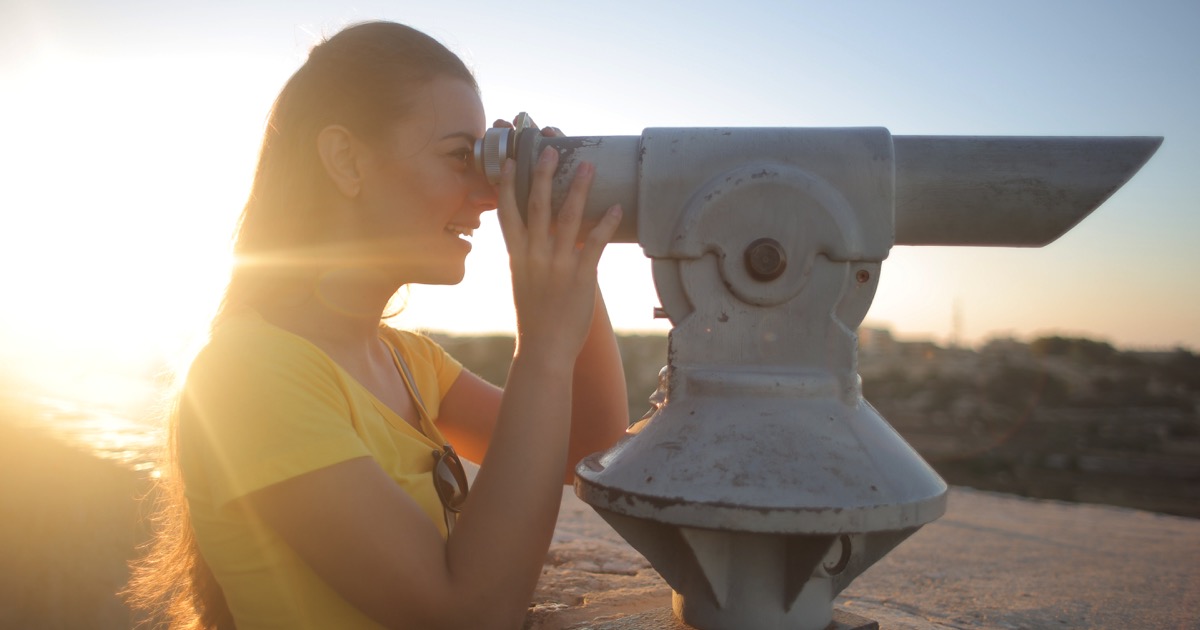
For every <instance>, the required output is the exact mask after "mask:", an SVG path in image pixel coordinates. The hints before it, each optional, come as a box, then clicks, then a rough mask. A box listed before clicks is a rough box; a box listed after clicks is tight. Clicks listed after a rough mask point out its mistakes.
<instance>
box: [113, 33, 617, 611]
mask: <svg viewBox="0 0 1200 630" xmlns="http://www.w3.org/2000/svg"><path fill="white" fill-rule="evenodd" d="M484 127H485V123H484V117H483V107H482V104H481V103H480V99H479V96H478V92H477V87H476V85H475V82H474V79H473V78H472V76H471V74H470V72H469V71H468V70H467V69H466V67H465V66H464V65H463V63H462V62H461V61H460V60H459V59H458V58H457V57H455V56H454V55H453V54H452V53H451V52H449V51H448V50H446V49H445V48H444V47H442V46H441V45H440V44H438V43H437V42H435V41H434V40H432V39H431V38H429V37H427V36H425V35H423V34H421V33H419V32H417V31H415V30H412V29H410V28H408V27H404V26H401V25H398V24H391V23H367V24H360V25H356V26H353V27H350V28H347V29H346V30H344V31H342V32H340V33H339V34H337V35H335V36H334V37H332V38H330V39H329V40H328V41H326V42H324V43H322V44H321V45H319V46H317V47H316V48H315V49H313V51H312V52H311V54H310V56H309V59H308V61H307V62H306V63H305V64H304V66H303V67H301V68H300V69H299V70H298V71H297V72H296V73H295V75H294V76H293V77H292V78H291V79H290V80H289V82H288V84H287V85H286V86H285V87H284V89H283V91H282V92H281V94H280V96H279V98H278V99H277V101H276V103H275V106H274V108H273V110H272V113H271V117H270V120H269V121H268V125H267V132H266V136H265V139H264V142H263V147H262V153H261V156H260V159H259V165H258V170H257V172H256V175H255V181H254V185H253V189H252V192H251V196H250V200H249V202H248V203H247V205H246V207H245V210H244V212H243V215H242V218H241V222H240V225H239V229H238V234H237V238H236V244H235V253H236V254H237V257H238V266H237V269H236V270H235V272H234V273H233V276H232V278H231V280H230V283H229V286H228V288H227V291H226V295H225V299H224V301H223V303H222V306H221V309H220V312H219V313H218V315H217V317H216V318H215V320H214V322H213V326H212V330H211V339H210V341H209V343H208V344H207V346H206V347H205V348H204V349H203V350H202V351H201V352H200V353H199V355H198V356H197V358H196V359H195V361H194V363H193V364H192V367H191V369H190V371H189V373H188V376H187V378H186V381H185V383H184V386H183V388H182V393H181V395H180V397H179V404H178V409H177V411H176V413H175V414H174V416H173V422H172V431H171V435H172V439H171V449H170V450H171V453H172V458H171V462H170V463H171V467H170V469H171V470H172V471H174V472H173V474H171V475H168V482H167V487H166V488H164V492H163V496H164V497H165V505H166V507H165V509H163V510H162V514H161V515H160V516H161V526H160V527H159V530H158V533H157V537H156V541H155V544H154V548H153V549H152V550H151V553H150V554H149V555H148V556H147V557H146V558H145V559H143V560H142V561H141V562H140V564H139V565H138V566H136V567H135V576H134V579H133V581H132V582H131V586H130V594H131V601H133V602H134V603H135V604H136V605H139V606H142V607H143V608H151V609H155V608H157V609H158V610H159V611H160V612H161V611H162V610H167V612H166V614H165V617H163V616H161V614H160V616H159V617H158V618H159V619H166V620H167V621H169V623H170V625H171V626H173V627H175V626H198V627H232V626H234V625H235V624H236V626H237V627H238V628H242V629H243V630H245V629H247V628H268V627H270V628H275V627H278V628H357V627H378V626H380V625H382V626H387V627H399V628H493V627H494V628H512V627H519V626H520V625H521V622H522V619H523V617H524V615H525V612H526V609H527V606H528V603H529V597H530V595H531V593H532V591H533V588H534V586H535V584H536V581H537V578H538V576H539V575H540V572H541V568H542V563H543V560H544V558H545V553H546V550H547V548H548V547H549V543H550V538H551V534H552V533H553V529H554V523H555V518H556V515H557V509H558V502H559V499H560V497H561V491H562V483H563V480H564V478H565V479H567V480H569V479H571V477H572V472H571V471H572V469H573V464H574V463H575V462H577V461H578V460H579V459H580V458H581V457H582V456H584V455H585V454H587V453H589V452H593V451H596V450H600V449H603V448H606V447H607V446H609V445H611V444H612V442H614V441H615V440H616V439H617V437H619V435H620V434H621V432H622V431H623V430H624V428H625V426H626V424H627V421H628V418H627V414H626V412H625V408H626V406H625V400H624V398H625V385H624V379H623V376H622V372H621V366H620V358H619V356H618V353H617V349H616V345H615V341H614V338H613V334H612V329H611V326H610V324H609V322H608V318H607V315H606V313H605V310H604V305H603V302H602V300H601V299H600V298H599V293H598V291H597V287H596V264H597V262H598V260H599V257H600V253H601V251H602V249H603V247H604V245H605V243H607V241H608V240H609V238H611V235H612V233H613V231H614V230H615V229H616V226H617V224H618V222H619V219H620V209H619V208H615V207H614V208H613V209H612V210H611V211H610V212H609V213H608V215H607V216H606V217H605V218H604V220H602V221H601V222H600V223H599V225H597V226H596V227H595V228H594V229H593V230H592V231H591V232H590V233H587V234H580V218H581V214H582V206H583V201H584V198H585V197H586V194H587V190H588V186H589V185H590V182H591V178H592V169H591V167H590V166H581V167H580V168H579V169H578V171H577V173H578V175H577V176H576V179H575V181H574V182H573V184H572V187H571V190H570V193H569V194H568V197H567V199H566V201H565V203H564V206H563V208H562V209H561V211H560V213H559V215H558V218H557V219H551V217H550V211H549V188H550V177H551V175H552V173H553V171H554V169H555V166H556V162H557V156H556V154H554V152H553V151H549V152H547V153H546V154H544V155H542V156H541V157H540V159H539V162H538V164H537V166H536V168H535V175H534V181H533V193H532V195H531V200H530V203H529V208H528V226H526V225H525V224H523V223H522V221H521V219H520V216H519V213H518V209H517V207H516V202H515V197H514V193H513V169H512V168H511V166H512V165H511V164H507V165H506V167H505V169H504V175H503V178H502V183H501V184H500V186H499V189H498V191H497V190H496V189H493V188H492V187H491V186H490V185H489V184H488V182H487V181H486V179H485V178H484V176H483V175H482V174H481V173H479V172H477V171H476V170H475V169H474V168H473V164H472V147H473V143H474V141H475V140H476V139H477V138H479V137H480V136H481V135H482V134H483V132H484ZM497 205H498V207H499V213H500V222H501V226H502V229H503V232H504V238H505V241H506V243H507V246H508V251H509V256H510V262H511V268H512V279H513V295H514V300H515V304H516V309H517V321H518V334H517V349H516V353H515V355H514V357H513V362H512V366H511V368H510V371H509V378H508V382H507V384H506V386H505V388H504V390H503V391H501V390H500V389H498V388H496V387H494V386H492V385H490V384H488V383H486V382H485V381H483V380H482V379H480V378H479V377H478V376H476V375H474V374H472V373H470V372H468V371H466V370H463V369H462V368H461V366H460V365H459V364H458V363H457V362H456V361H455V360H454V359H453V358H451V357H449V356H448V355H446V354H445V353H444V352H443V351H442V350H441V349H440V348H439V347H438V346H437V345H436V344H434V343H433V342H432V341H431V340H429V339H428V338H425V337H422V336H419V335H416V334H412V333H406V332H400V331H396V330H393V329H390V328H387V327H384V326H381V324H380V319H381V317H382V316H383V315H384V311H385V309H386V307H387V304H388V301H389V299H390V298H391V296H392V295H393V294H394V293H395V292H396V291H397V290H398V288H399V287H400V286H402V285H405V284H408V283H428V284H454V283H457V282H459V281H460V280H461V279H462V277H463V273H464V260H465V257H466V255H467V253H468V252H469V250H470V248H471V246H470V243H469V242H468V241H467V240H466V239H465V238H464V237H468V236H470V234H471V232H472V230H473V229H475V228H476V227H477V226H478V225H479V218H480V215H481V214H482V213H484V212H486V211H488V210H490V209H492V208H493V207H495V206H497ZM448 445H449V446H448ZM455 450H456V451H457V453H461V454H462V456H463V457H465V458H468V459H471V460H474V461H479V462H482V464H481V467H480V470H479V473H478V475H477V477H476V479H475V482H474V484H473V486H472V487H471V489H470V492H469V494H467V495H466V497H465V501H464V500H463V498H464V497H463V496H462V494H463V492H465V489H464V488H462V487H459V486H460V485H461V483H462V480H461V479H459V478H457V477H456V475H457V471H456V469H455V466H454V464H455V460H456V455H455V452H454V451H455ZM435 477H437V478H438V479H440V481H439V482H438V483H440V484H441V487H440V488H439V487H437V486H436V485H435Z"/></svg>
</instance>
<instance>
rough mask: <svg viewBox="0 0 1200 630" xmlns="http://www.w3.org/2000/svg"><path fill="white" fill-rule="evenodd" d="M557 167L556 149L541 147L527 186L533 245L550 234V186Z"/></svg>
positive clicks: (541, 241) (528, 218)
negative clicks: (531, 179)
mask: <svg viewBox="0 0 1200 630" xmlns="http://www.w3.org/2000/svg"><path fill="white" fill-rule="evenodd" d="M557 168H558V151H555V150H554V147H546V148H545V149H542V153H541V155H540V156H538V161H537V164H536V165H534V167H533V181H532V182H531V183H530V186H529V211H528V213H527V221H528V223H529V235H530V238H531V239H533V242H534V244H535V245H540V244H544V243H546V242H547V241H546V239H549V234H550V186H551V182H552V181H553V179H554V171H555V169H557Z"/></svg>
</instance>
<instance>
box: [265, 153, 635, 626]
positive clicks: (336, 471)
mask: <svg viewBox="0 0 1200 630" xmlns="http://www.w3.org/2000/svg"><path fill="white" fill-rule="evenodd" d="M556 165H557V154H555V153H554V152H553V151H550V152H548V153H546V154H545V155H544V156H543V157H542V159H541V160H540V161H539V162H538V165H537V166H536V167H535V169H534V172H535V176H534V181H533V188H532V191H531V202H530V207H529V224H528V227H526V226H525V225H523V224H522V223H521V219H520V216H519V215H518V213H517V210H516V202H515V198H514V193H513V181H512V180H513V173H512V170H513V169H512V164H511V163H509V164H506V165H505V169H504V180H503V183H502V185H501V201H500V215H501V226H502V227H503V228H504V232H505V242H506V244H507V246H508V248H509V255H510V260H511V264H512V272H513V294H514V299H515V302H516V305H517V318H518V337H517V339H518V341H517V351H516V354H515V356H514V358H513V363H512V368H511V369H510V371H509V377H508V382H507V384H506V387H505V391H504V394H503V397H502V398H501V399H500V401H499V407H498V410H497V413H496V416H495V417H496V422H495V425H494V430H493V431H492V436H491V444H490V445H489V447H488V450H487V456H486V457H485V458H484V460H483V462H482V466H481V468H480V471H479V474H478V476H477V477H476V479H475V483H474V485H473V487H472V488H471V492H470V495H469V497H468V499H467V501H466V503H465V505H464V506H463V509H462V512H461V513H460V515H459V519H458V522H457V524H456V526H455V528H454V533H453V535H452V536H450V538H449V540H446V541H443V540H442V538H441V536H440V535H439V533H438V530H437V528H436V527H435V526H434V524H433V523H432V522H431V521H430V520H429V518H428V517H427V516H426V515H425V514H424V512H422V511H421V510H420V508H419V506H418V505H417V504H416V503H415V501H413V499H412V498H411V497H409V496H408V495H407V494H405V493H404V492H403V491H402V490H401V489H400V488H399V487H398V486H397V485H396V484H395V483H394V482H393V481H392V480H391V479H390V478H389V477H388V476H387V475H386V473H384V471H383V470H382V469H381V468H380V467H379V465H378V464H377V463H376V462H375V461H374V460H372V459H370V458H358V459H354V460H350V461H346V462H341V463H338V464H334V465H332V466H329V467H326V468H323V469H320V470H316V471H313V472H310V473H307V474H304V475H300V476H298V477H294V478H292V479H289V480H287V481H284V482H281V483H278V484H274V485H272V486H269V487H267V488H264V489H262V490H258V491H256V492H253V493H251V494H249V495H247V497H245V498H244V499H243V501H242V505H243V506H245V507H247V508H248V509H250V510H251V511H252V512H253V513H255V514H256V515H258V516H259V518H261V520H262V521H263V522H265V523H266V524H267V526H269V528H270V529H271V530H273V531H274V532H276V533H278V534H279V535H280V536H281V537H282V538H283V540H284V541H286V542H287V543H288V545H289V546H290V547H291V548H292V549H294V550H295V551H296V553H297V554H299V556H300V557H301V558H303V559H304V561H305V562H306V563H307V564H308V565H309V566H311V567H312V568H313V570H314V572H315V573H316V574H317V575H318V576H320V578H321V579H322V580H324V581H325V582H326V583H327V584H329V585H330V587H332V588H333V589H334V590H335V591H337V592H338V593H339V594H341V595H342V596H343V597H345V598H346V599H347V600H348V601H349V602H350V603H352V604H353V605H355V606H356V607H358V608H359V609H360V610H362V611H363V612H364V613H366V614H367V615H369V616H370V617H372V618H374V619H376V620H378V621H379V622H380V623H383V624H385V625H388V626H392V627H405V628H516V627H520V625H521V622H522V620H523V619H524V616H525V614H526V609H527V606H528V603H529V597H530V595H531V593H532V592H533V588H534V586H535V584H536V583H537V579H538V577H539V576H540V575H541V571H542V564H543V562H544V560H545V554H546V549H547V548H548V547H549V545H550V537H551V535H552V534H553V531H554V524H555V519H556V517H557V515H558V504H559V500H560V499H561V497H562V486H561V485H560V481H561V477H560V475H561V473H562V471H563V470H565V469H566V468H567V465H568V443H569V441H570V435H571V433H572V426H571V424H570V423H568V422H567V419H568V417H569V416H570V414H571V408H572V397H573V395H574V392H573V387H574V383H575V381H576V380H578V379H577V378H576V375H575V368H576V363H577V359H578V358H580V356H581V355H582V354H584V352H585V347H586V346H587V345H588V344H589V343H590V339H589V337H590V336H591V335H590V331H591V330H592V328H593V326H594V324H595V322H593V319H594V316H593V314H594V312H595V311H596V309H597V306H596V264H597V262H598V261H599V258H600V253H601V251H602V250H603V247H604V244H605V243H607V242H608V240H609V239H610V238H611V237H612V234H613V232H614V231H615V230H616V227H617V224H618V223H619V221H620V212H619V210H614V211H613V212H611V213H610V214H609V215H608V216H607V217H606V218H605V219H604V220H603V221H601V223H600V225H598V226H597V227H596V228H595V229H593V230H592V231H591V232H590V233H589V235H588V237H587V239H586V241H585V242H584V245H583V246H582V247H576V234H577V233H578V231H579V225H580V222H581V218H582V208H583V199H584V197H585V196H586V194H587V189H588V186H589V185H590V182H591V176H592V169H591V167H590V165H581V166H580V167H579V169H578V170H577V173H579V174H578V175H577V176H576V180H575V182H573V183H572V186H571V189H570V192H568V194H567V200H566V202H565V203H564V207H563V210H562V211H561V212H560V213H559V218H558V220H557V224H556V225H555V227H554V229H553V230H551V228H550V224H551V218H550V209H549V205H550V204H549V198H550V195H549V188H550V177H551V175H552V174H553V172H554V170H555V167H556ZM610 336H611V333H610ZM592 352H593V353H595V352H597V351H596V350H592ZM617 365H619V362H617ZM460 380H461V377H460ZM604 382H606V383H607V382H608V380H605V381H604ZM464 383H467V384H466V385H463V387H467V388H470V387H471V386H473V385H475V383H473V382H472V381H470V379H468V381H464ZM460 385H462V383H457V382H456V384H455V385H454V386H452V388H451V393H448V395H447V397H448V398H451V397H454V398H457V397H458V396H461V395H463V394H464V392H463V391H462V390H460V391H457V392H456V391H455V389H456V388H458V387H459V386H460ZM581 387H583V386H582V385H581ZM583 389H584V390H587V389H590V388H588V387H583ZM486 391H491V390H486ZM468 393H469V392H468ZM493 394H494V392H492V393H484V394H483V396H484V398H485V399H488V400H490V397H491V396H492V395H493ZM619 399H620V400H621V401H623V400H624V395H623V392H622V395H621V396H620V397H619ZM486 404H491V403H490V402H489V403H486ZM451 406H452V407H453V404H452V405H451Z"/></svg>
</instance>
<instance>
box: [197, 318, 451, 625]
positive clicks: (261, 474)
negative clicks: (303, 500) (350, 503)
mask: <svg viewBox="0 0 1200 630" xmlns="http://www.w3.org/2000/svg"><path fill="white" fill-rule="evenodd" d="M380 334H381V336H383V337H384V338H385V339H386V340H387V341H388V342H389V343H390V344H391V345H392V346H393V347H394V348H396V350H397V351H398V352H399V353H400V355H401V356H402V357H403V359H404V361H405V362H406V363H407V364H408V368H409V370H410V372H411V373H412V378H413V380H415V381H416V382H415V383H410V386H414V387H416V388H417V391H419V392H420V394H421V395H420V398H421V401H422V402H423V403H424V406H425V409H426V412H427V415H428V418H423V419H422V420H421V426H422V429H423V430H424V433H425V434H424V435H422V434H421V432H419V431H417V430H415V429H413V427H412V426H411V425H409V424H408V423H407V422H405V421H404V420H403V419H402V418H400V417H399V416H397V415H396V414H395V413H394V412H393V411H392V410H391V409H390V408H388V407H387V406H386V405H385V404H383V403H382V402H380V401H379V399H377V398H376V397H375V396H374V395H373V394H371V393H370V392H369V391H368V390H367V389H366V388H365V387H363V386H362V385H361V384H360V383H359V382H358V381H357V380H355V379H354V378H353V377H351V376H350V375H349V374H348V373H347V372H345V371H344V370H342V368H341V367H339V366H338V365H337V364H336V363H335V362H334V361H333V360H332V359H330V358H329V357H328V356H327V355H326V354H325V353H324V352H322V351H321V350H320V349H318V348H317V347H316V346H314V345H313V344H311V343H309V342H308V341H307V340H305V339H304V338H302V337H299V336H297V335H294V334H292V333H289V332H287V331H285V330H283V329H280V328H277V327H275V326H272V325H271V324H269V323H267V322H266V321H264V320H263V319H261V318H260V317H258V316H257V315H254V314H252V313H246V314H241V315H237V316H234V317H231V318H230V319H228V320H226V321H225V322H224V323H223V324H221V326H219V327H218V328H217V330H215V331H214V333H213V338H212V340H211V341H210V342H209V343H208V345H207V346H206V347H205V348H204V349H203V350H202V351H201V352H200V354H199V355H198V356H197V357H196V359H195V361H194V362H193V363H192V367H191V369H190V370H189V372H188V377H187V380H186V383H185V385H184V390H183V394H182V398H181V399H180V409H179V413H180V418H179V423H180V424H179V441H180V442H179V455H180V465H181V468H182V471H183V479H184V484H185V487H186V493H187V500H188V506H189V509H190V511H191V521H192V526H193V528H194V530H195V534H196V541H197V544H198V545H199V547H200V551H201V553H202V554H203V555H204V558H205V560H206V561H207V562H208V564H209V565H210V566H211V567H212V570H213V573H214V574H215V575H216V577H217V581H218V582H220V584H221V586H222V589H223V590H224V592H225V597H226V600H227V601H228V603H229V608H230V610H231V611H232V612H233V615H234V619H235V620H236V622H237V626H238V628H239V630H251V629H256V628H289V629H291V628H322V629H324V628H377V627H379V626H378V624H375V623H374V622H373V621H371V620H370V619H369V618H367V617H366V616H365V615H364V614H362V613H361V612H359V610H358V609H357V608H355V607H354V606H352V605H351V604H350V603H349V602H347V601H346V600H345V599H343V598H342V597H341V596H340V595H338V594H337V593H335V592H334V591H333V590H332V589H330V588H329V587H328V586H327V585H326V584H325V583H324V582H323V581H322V580H321V579H320V578H319V577H318V576H317V575H316V574H314V573H313V572H312V570H311V569H309V567H308V565H306V564H305V563H304V561H303V560H301V559H300V557H299V556H297V555H296V554H295V552H293V551H292V549H291V548H290V547H289V546H288V545H287V544H286V543H284V542H283V540H281V539H280V538H279V537H278V536H277V535H276V534H275V533H274V531H273V530H271V529H270V528H269V527H267V526H266V525H265V524H263V523H262V522H261V521H258V520H257V519H255V518H254V517H253V516H252V515H251V514H250V513H249V512H247V511H246V510H243V509H241V508H240V507H239V506H240V504H239V503H236V502H233V500H234V499H237V498H239V497H242V496H245V495H246V494H248V493H250V492H253V491H255V490H259V489H261V488H265V487H267V486H270V485H272V484H274V483H278V482H280V481H283V480H285V479H289V478H291V477H295V476H297V475H300V474H303V473H306V472H310V471H313V470H317V469H320V468H324V467H326V466H330V465H332V464H336V463H338V462H343V461H346V460H349V459H354V458H357V457H363V456H370V457H373V458H374V459H375V461H376V462H378V463H379V465H380V466H382V467H383V469H384V471H386V472H387V474H388V475H389V476H391V477H392V479H394V480H395V481H396V483H397V484H399V485H400V486H401V487H402V488H403V489H404V491H405V492H407V493H408V494H409V496H411V497H413V499H415V500H416V502H417V503H418V504H419V505H420V506H421V508H422V509H423V510H424V511H425V512H426V513H427V514H428V515H429V518H430V519H431V520H432V521H433V522H434V523H435V524H436V525H437V527H438V529H440V530H441V531H442V534H443V536H445V534H446V532H445V522H444V515H443V511H442V504H441V502H440V501H439V500H438V497H437V492H436V491H435V490H434V487H433V482H432V476H431V473H430V471H431V470H432V469H433V456H432V453H433V451H434V450H435V449H438V448H440V447H441V445H442V444H443V443H444V441H445V440H444V438H443V437H442V435H441V433H440V432H438V429H437V427H436V426H435V425H434V423H433V422H432V421H431V420H430V419H436V418H437V417H438V408H439V404H440V402H441V400H442V398H443V396H445V394H446V391H447V390H448V389H450V386H451V385H452V384H453V383H454V380H455V379H456V378H458V375H459V374H460V372H461V371H462V366H461V364H459V363H458V362H457V361H455V360H454V359H453V358H452V357H450V355H448V354H446V352H445V351H444V350H443V349H442V348H441V347H440V346H438V345H437V344H436V343H435V342H434V341H432V340H431V339H429V338H427V337H424V336H421V335H417V334H413V333H408V332H402V331H397V330H394V329H391V328H387V327H381V328H380ZM406 381H407V379H406ZM426 436H428V437H426Z"/></svg>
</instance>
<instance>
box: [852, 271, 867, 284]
mask: <svg viewBox="0 0 1200 630" xmlns="http://www.w3.org/2000/svg"><path fill="white" fill-rule="evenodd" d="M854 279H855V280H858V283H859V284H866V282H867V280H870V279H871V272H870V271H867V270H866V269H859V270H858V273H856V274H854Z"/></svg>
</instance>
